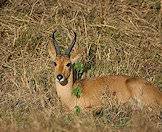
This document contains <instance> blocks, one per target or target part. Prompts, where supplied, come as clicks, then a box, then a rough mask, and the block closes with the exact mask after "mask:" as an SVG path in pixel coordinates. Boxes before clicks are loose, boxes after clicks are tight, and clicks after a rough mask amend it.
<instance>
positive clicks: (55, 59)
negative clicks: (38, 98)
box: [48, 31, 80, 86]
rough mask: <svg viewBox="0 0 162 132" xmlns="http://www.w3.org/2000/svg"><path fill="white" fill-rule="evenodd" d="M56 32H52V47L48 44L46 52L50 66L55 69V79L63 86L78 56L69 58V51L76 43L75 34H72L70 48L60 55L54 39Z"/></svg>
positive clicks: (67, 80)
mask: <svg viewBox="0 0 162 132" xmlns="http://www.w3.org/2000/svg"><path fill="white" fill-rule="evenodd" d="M55 33H56V31H54V32H53V35H52V38H53V45H51V44H49V47H48V51H49V55H50V57H51V59H52V64H53V67H54V69H55V79H56V81H57V82H59V83H60V84H61V85H62V86H65V85H66V84H67V83H68V82H69V77H70V75H71V74H73V72H72V65H73V64H74V63H75V62H76V61H77V60H78V59H79V57H80V55H76V56H75V57H71V51H72V49H73V47H74V45H75V42H76V33H75V32H74V38H73V40H72V43H71V44H70V46H69V47H68V48H67V49H66V50H65V52H64V53H61V49H60V46H59V44H58V42H57V40H56V38H55Z"/></svg>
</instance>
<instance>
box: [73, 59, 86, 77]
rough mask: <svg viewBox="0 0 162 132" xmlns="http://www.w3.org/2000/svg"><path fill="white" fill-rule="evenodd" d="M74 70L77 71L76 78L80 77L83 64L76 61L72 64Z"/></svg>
mask: <svg viewBox="0 0 162 132" xmlns="http://www.w3.org/2000/svg"><path fill="white" fill-rule="evenodd" d="M74 70H75V71H76V72H77V78H81V76H82V74H83V72H84V65H83V63H82V62H80V61H77V62H76V63H75V64H74Z"/></svg>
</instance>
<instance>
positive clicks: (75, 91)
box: [72, 86, 82, 98]
mask: <svg viewBox="0 0 162 132" xmlns="http://www.w3.org/2000/svg"><path fill="white" fill-rule="evenodd" d="M72 94H73V95H75V96H76V97H77V98H80V96H81V94H82V90H81V87H80V86H76V87H74V88H73V90H72Z"/></svg>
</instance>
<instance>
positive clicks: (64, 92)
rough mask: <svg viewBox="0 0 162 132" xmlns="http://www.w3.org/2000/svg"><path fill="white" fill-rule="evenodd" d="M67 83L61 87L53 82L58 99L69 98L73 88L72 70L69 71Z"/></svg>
mask: <svg viewBox="0 0 162 132" xmlns="http://www.w3.org/2000/svg"><path fill="white" fill-rule="evenodd" d="M67 81H68V83H67V84H66V85H65V86H62V85H61V84H60V83H59V82H58V81H55V82H56V91H57V94H58V96H59V97H60V98H65V97H67V96H71V93H72V87H73V70H71V73H70V76H69V78H68V80H67Z"/></svg>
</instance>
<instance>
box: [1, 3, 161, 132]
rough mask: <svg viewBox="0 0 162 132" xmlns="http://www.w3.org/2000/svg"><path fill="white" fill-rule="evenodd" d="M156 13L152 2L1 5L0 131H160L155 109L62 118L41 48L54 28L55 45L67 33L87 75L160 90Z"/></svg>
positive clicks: (63, 42)
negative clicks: (127, 79) (124, 78)
mask: <svg viewBox="0 0 162 132" xmlns="http://www.w3.org/2000/svg"><path fill="white" fill-rule="evenodd" d="M160 10H161V9H160V1H159V0H1V2H0V131H2V132H3V131H4V132H19V131H27V132H28V131H42V132H46V131H49V132H55V131H57V132H68V131H70V132H73V131H75V132H82V131H83V132H84V131H88V132H89V131H103V132H104V131H110V132H111V131H119V132H120V131H121V132H127V131H128V132H129V131H131V132H158V131H162V115H160V113H158V112H156V109H155V110H150V109H149V108H144V109H143V110H137V111H133V110H132V109H131V108H130V107H129V105H126V106H114V105H113V103H110V104H111V105H106V106H104V110H103V112H102V114H100V113H98V115H94V114H93V113H91V114H89V113H84V112H81V113H80V114H76V113H75V112H74V113H69V114H67V113H65V112H64V110H63V108H62V105H61V103H60V101H59V99H58V97H57V94H56V90H55V82H54V71H53V69H52V67H51V61H50V57H49V54H48V50H47V45H48V44H49V43H52V39H51V34H52V32H53V31H54V30H55V29H57V31H58V34H57V40H58V41H59V42H60V44H61V46H63V47H67V45H68V44H70V42H71V39H72V35H73V34H72V33H73V32H72V30H73V31H75V32H76V33H77V44H76V45H77V47H78V49H80V50H84V51H85V54H86V57H85V58H83V62H84V63H86V67H87V69H88V70H87V72H86V73H85V74H86V76H87V77H92V76H100V75H105V74H107V75H109V74H111V75H112V74H117V75H118V74H119V75H129V76H132V77H142V78H145V79H146V80H148V81H149V82H151V83H153V84H154V85H155V86H158V87H159V88H161V89H162V28H161V26H162V15H161V13H160V12H161V11H160Z"/></svg>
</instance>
